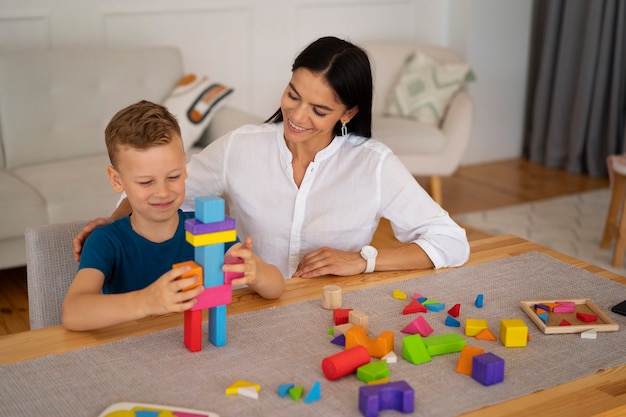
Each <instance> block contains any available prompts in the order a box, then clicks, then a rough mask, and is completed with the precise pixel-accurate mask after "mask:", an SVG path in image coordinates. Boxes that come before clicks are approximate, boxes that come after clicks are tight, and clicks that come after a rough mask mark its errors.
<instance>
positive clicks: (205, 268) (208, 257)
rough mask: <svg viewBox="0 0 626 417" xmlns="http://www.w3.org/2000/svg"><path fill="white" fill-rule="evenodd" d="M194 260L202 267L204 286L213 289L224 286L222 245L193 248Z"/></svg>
mask: <svg viewBox="0 0 626 417" xmlns="http://www.w3.org/2000/svg"><path fill="white" fill-rule="evenodd" d="M194 259H195V261H196V262H197V263H198V264H200V265H202V273H203V274H204V277H203V279H204V286H205V287H207V288H208V287H214V286H216V285H223V284H224V271H223V270H222V265H223V264H224V244H223V243H218V244H216V245H208V246H197V247H195V248H194Z"/></svg>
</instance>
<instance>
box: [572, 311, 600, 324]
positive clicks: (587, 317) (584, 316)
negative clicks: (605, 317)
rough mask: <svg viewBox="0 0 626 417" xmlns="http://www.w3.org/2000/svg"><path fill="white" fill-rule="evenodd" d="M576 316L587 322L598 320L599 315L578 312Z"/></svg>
mask: <svg viewBox="0 0 626 417" xmlns="http://www.w3.org/2000/svg"><path fill="white" fill-rule="evenodd" d="M576 318H577V319H578V320H580V321H582V322H585V323H593V322H594V321H598V316H596V315H595V314H586V313H576Z"/></svg>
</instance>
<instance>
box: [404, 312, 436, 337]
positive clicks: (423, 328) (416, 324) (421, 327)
mask: <svg viewBox="0 0 626 417" xmlns="http://www.w3.org/2000/svg"><path fill="white" fill-rule="evenodd" d="M401 331H402V333H408V334H419V335H420V336H423V337H426V336H428V335H430V334H431V333H432V332H433V328H432V327H431V326H430V324H429V323H428V322H427V321H426V319H425V318H424V316H418V317H417V318H416V319H415V320H413V321H412V322H410V323H409V324H407V325H406V326H405V327H404V328H403V329H402V330H401Z"/></svg>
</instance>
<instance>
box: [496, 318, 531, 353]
mask: <svg viewBox="0 0 626 417" xmlns="http://www.w3.org/2000/svg"><path fill="white" fill-rule="evenodd" d="M500 341H501V342H502V344H503V345H504V346H506V347H525V346H526V343H527V342H528V326H526V323H524V320H521V319H511V320H500Z"/></svg>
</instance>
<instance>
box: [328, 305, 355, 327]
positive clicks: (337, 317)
mask: <svg viewBox="0 0 626 417" xmlns="http://www.w3.org/2000/svg"><path fill="white" fill-rule="evenodd" d="M351 311H352V309H351V308H336V309H334V310H333V321H334V322H335V325H336V326H339V325H340V324H346V323H349V322H350V312H351Z"/></svg>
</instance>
